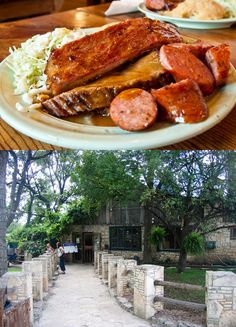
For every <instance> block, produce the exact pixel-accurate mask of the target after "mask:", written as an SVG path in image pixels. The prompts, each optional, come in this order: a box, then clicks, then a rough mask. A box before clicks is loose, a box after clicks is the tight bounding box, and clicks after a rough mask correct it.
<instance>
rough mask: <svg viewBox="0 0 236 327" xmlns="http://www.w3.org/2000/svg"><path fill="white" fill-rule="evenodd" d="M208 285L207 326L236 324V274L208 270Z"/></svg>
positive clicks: (231, 326) (230, 325)
mask: <svg viewBox="0 0 236 327" xmlns="http://www.w3.org/2000/svg"><path fill="white" fill-rule="evenodd" d="M206 286H207V293H206V305H207V327H234V326H236V274H234V273H233V272H226V271H207V273H206Z"/></svg>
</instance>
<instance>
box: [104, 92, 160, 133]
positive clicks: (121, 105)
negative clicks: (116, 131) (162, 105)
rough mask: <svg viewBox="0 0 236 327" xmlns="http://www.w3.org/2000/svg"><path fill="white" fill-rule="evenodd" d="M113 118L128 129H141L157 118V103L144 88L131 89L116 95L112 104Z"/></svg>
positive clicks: (117, 123)
mask: <svg viewBox="0 0 236 327" xmlns="http://www.w3.org/2000/svg"><path fill="white" fill-rule="evenodd" d="M110 115H111V119H112V120H113V121H114V122H115V123H116V125H118V126H119V127H120V128H122V129H125V130H127V131H131V132H133V131H140V130H143V129H146V128H148V127H150V126H152V125H153V124H154V123H155V121H156V119H157V104H156V101H155V100H154V98H153V96H152V95H151V94H150V93H149V92H147V91H144V90H142V89H129V90H126V91H123V92H121V93H120V94H119V95H117V96H116V97H115V99H114V100H113V101H112V103H111V106H110Z"/></svg>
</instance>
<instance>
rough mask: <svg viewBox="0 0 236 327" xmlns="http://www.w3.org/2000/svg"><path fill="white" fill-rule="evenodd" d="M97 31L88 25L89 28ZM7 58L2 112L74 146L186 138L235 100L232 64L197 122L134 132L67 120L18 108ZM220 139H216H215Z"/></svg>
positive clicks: (151, 144) (0, 91) (29, 129)
mask: <svg viewBox="0 0 236 327" xmlns="http://www.w3.org/2000/svg"><path fill="white" fill-rule="evenodd" d="M92 31H93V32H94V30H92V29H89V31H88V32H90V33H91V32H92ZM6 60H7V59H5V60H4V61H3V62H2V63H0V116H1V118H2V119H3V120H5V121H6V122H7V123H8V124H9V125H11V126H12V127H14V128H15V129H17V130H18V131H20V132H22V133H23V134H26V135H28V136H31V137H33V138H35V139H37V140H40V141H43V142H46V143H50V144H53V145H57V146H62V147H66V148H71V149H87V150H120V149H130V150H131V149H151V148H157V147H162V146H166V145H170V144H174V143H177V142H181V141H184V140H187V139H189V138H191V137H194V136H196V135H199V134H201V133H203V132H205V131H206V130H208V129H209V128H211V127H213V126H214V125H216V124H218V123H219V122H220V121H221V120H222V119H223V118H224V117H225V116H226V115H228V113H229V112H230V111H231V110H232V108H233V107H234V105H235V103H236V70H235V69H234V68H233V67H231V70H230V76H229V80H228V83H227V85H226V86H225V87H223V88H221V89H219V90H217V91H216V92H215V93H214V95H212V96H211V97H210V98H209V99H208V106H209V112H210V115H209V118H208V119H206V120H205V121H203V122H201V123H196V124H176V125H175V124H169V123H163V122H162V123H156V124H155V125H154V126H153V127H152V128H150V129H148V130H145V131H142V132H138V133H131V132H126V131H123V130H121V129H120V128H118V127H102V126H94V125H91V124H90V122H88V124H77V123H73V122H68V121H65V120H62V119H59V118H56V117H53V116H51V115H49V114H47V113H44V112H40V111H34V112H19V111H17V110H16V109H15V104H16V102H22V100H21V98H20V97H19V96H16V95H14V88H13V83H12V82H13V74H12V71H11V70H10V68H9V67H8V66H7V64H6ZM216 142H217V140H216Z"/></svg>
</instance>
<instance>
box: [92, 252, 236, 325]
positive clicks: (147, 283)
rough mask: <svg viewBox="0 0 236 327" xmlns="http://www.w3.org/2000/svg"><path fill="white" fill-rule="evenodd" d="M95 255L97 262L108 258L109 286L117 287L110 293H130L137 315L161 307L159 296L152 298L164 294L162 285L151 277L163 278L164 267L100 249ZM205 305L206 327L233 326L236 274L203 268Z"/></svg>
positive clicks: (145, 315) (143, 315)
mask: <svg viewBox="0 0 236 327" xmlns="http://www.w3.org/2000/svg"><path fill="white" fill-rule="evenodd" d="M96 256H97V261H96V262H99V260H101V261H102V262H103V263H104V262H105V261H106V260H107V261H108V267H109V269H108V281H109V280H110V282H109V283H108V286H109V288H112V289H117V292H113V294H115V296H118V298H120V297H121V299H122V297H126V298H127V297H130V295H132V300H131V302H133V311H134V313H135V314H136V315H137V316H139V317H141V318H144V319H149V318H151V317H152V316H153V315H154V314H155V313H156V312H157V311H161V310H163V303H162V302H161V301H160V299H157V300H158V301H160V302H158V301H157V302H156V301H154V299H155V297H156V296H159V297H163V296H164V287H163V286H160V285H155V283H154V281H155V280H158V281H164V267H162V266H157V265H137V262H136V261H134V260H126V259H124V258H120V257H116V256H112V255H110V256H109V255H108V254H107V253H102V252H98V253H96ZM100 258H103V259H100ZM115 263H117V265H116V264H115ZM116 274H117V278H115V275H116ZM121 303H124V302H122V301H121ZM131 307H132V305H131ZM129 308H130V306H129ZM206 308H207V314H206V320H207V327H235V326H236V274H234V273H233V272H225V271H207V272H206Z"/></svg>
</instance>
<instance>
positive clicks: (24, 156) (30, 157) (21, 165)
mask: <svg viewBox="0 0 236 327" xmlns="http://www.w3.org/2000/svg"><path fill="white" fill-rule="evenodd" d="M50 153H51V151H49V152H48V151H42V152H41V153H40V152H39V154H38V153H37V151H34V152H33V151H18V152H16V151H0V167H1V172H0V254H1V255H0V276H2V275H3V274H4V273H5V272H6V271H7V248H6V231H7V227H8V226H9V225H10V224H11V223H12V222H13V220H14V219H15V218H16V217H17V212H18V208H19V206H20V202H21V199H22V195H23V193H24V187H25V181H26V176H27V173H28V171H29V167H30V165H31V163H32V162H33V161H36V160H40V159H42V158H43V157H45V156H47V155H49V154H50ZM7 191H9V197H8V198H9V203H7V201H6V198H7Z"/></svg>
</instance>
